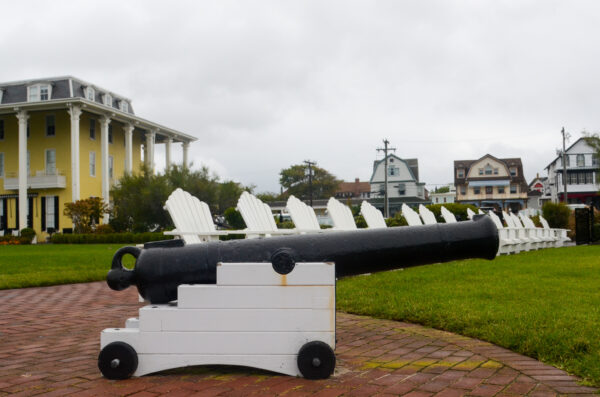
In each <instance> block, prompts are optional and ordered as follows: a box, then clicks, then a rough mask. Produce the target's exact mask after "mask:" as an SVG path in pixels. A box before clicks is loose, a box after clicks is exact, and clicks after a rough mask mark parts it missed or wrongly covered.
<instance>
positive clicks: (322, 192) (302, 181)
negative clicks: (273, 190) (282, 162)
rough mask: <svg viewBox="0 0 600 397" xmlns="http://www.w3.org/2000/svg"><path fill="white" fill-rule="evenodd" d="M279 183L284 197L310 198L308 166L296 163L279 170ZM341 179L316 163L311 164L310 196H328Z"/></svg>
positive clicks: (335, 188)
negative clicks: (283, 191)
mask: <svg viewBox="0 0 600 397" xmlns="http://www.w3.org/2000/svg"><path fill="white" fill-rule="evenodd" d="M279 175H280V178H279V184H280V185H281V186H283V188H284V189H285V190H286V191H285V193H284V196H285V197H289V196H290V195H294V196H296V197H298V198H299V199H308V198H310V186H309V178H308V166H307V165H306V164H296V165H292V166H291V167H289V168H285V169H283V170H281V172H280V173H279ZM341 182H342V181H341V180H339V179H337V178H336V177H335V176H333V175H332V174H330V173H329V172H328V171H327V170H324V169H323V168H320V167H318V166H316V165H314V166H312V197H313V199H322V198H328V197H331V196H333V195H334V194H335V192H336V190H337V189H338V187H339V186H340V183H341Z"/></svg>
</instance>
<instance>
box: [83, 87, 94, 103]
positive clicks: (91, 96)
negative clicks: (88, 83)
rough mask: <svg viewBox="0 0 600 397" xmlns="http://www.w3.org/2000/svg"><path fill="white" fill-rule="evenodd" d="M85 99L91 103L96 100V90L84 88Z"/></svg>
mask: <svg viewBox="0 0 600 397" xmlns="http://www.w3.org/2000/svg"><path fill="white" fill-rule="evenodd" d="M85 98H86V99H88V100H90V101H92V102H93V101H95V100H96V90H95V89H93V88H92V87H86V88H85Z"/></svg>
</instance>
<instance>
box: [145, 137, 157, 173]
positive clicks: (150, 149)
mask: <svg viewBox="0 0 600 397" xmlns="http://www.w3.org/2000/svg"><path fill="white" fill-rule="evenodd" d="M155 139H156V130H152V131H146V166H147V167H148V169H149V170H150V172H151V173H153V174H154V140H155Z"/></svg>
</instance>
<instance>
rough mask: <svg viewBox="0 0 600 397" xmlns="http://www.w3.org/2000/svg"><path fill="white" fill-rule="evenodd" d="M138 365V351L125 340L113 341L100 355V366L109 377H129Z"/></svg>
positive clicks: (105, 375)
mask: <svg viewBox="0 0 600 397" xmlns="http://www.w3.org/2000/svg"><path fill="white" fill-rule="evenodd" d="M137 366H138V357H137V353H136V351H135V350H134V348H133V347H131V346H130V345H128V344H127V343H125V342H112V343H109V344H108V345H106V346H105V347H104V349H102V351H101V352H100V355H99V356H98V368H99V369H100V372H102V375H104V377H106V378H108V379H127V378H130V377H131V375H133V373H134V372H135V370H136V369H137Z"/></svg>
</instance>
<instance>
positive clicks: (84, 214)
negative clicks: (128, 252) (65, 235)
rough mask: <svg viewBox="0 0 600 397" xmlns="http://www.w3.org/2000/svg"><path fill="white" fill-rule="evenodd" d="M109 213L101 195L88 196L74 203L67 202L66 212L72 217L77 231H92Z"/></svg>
mask: <svg viewBox="0 0 600 397" xmlns="http://www.w3.org/2000/svg"><path fill="white" fill-rule="evenodd" d="M107 213H108V208H107V206H106V204H104V202H103V201H102V199H101V198H100V197H88V198H86V199H83V200H77V201H75V202H74V203H66V204H65V210H64V214H65V215H66V216H68V217H69V218H71V220H72V221H73V224H74V225H75V233H91V232H92V231H93V230H94V225H95V224H98V222H99V221H100V218H101V217H102V216H103V215H104V214H107Z"/></svg>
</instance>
